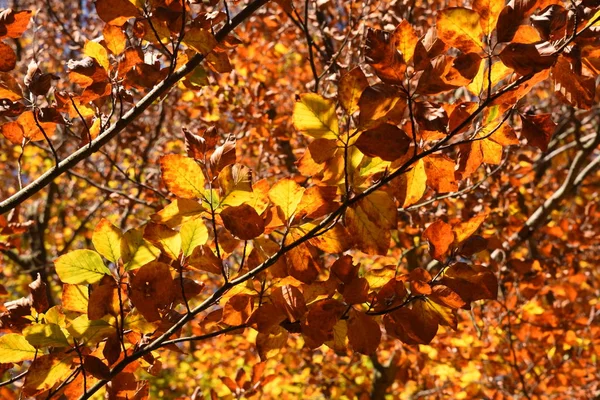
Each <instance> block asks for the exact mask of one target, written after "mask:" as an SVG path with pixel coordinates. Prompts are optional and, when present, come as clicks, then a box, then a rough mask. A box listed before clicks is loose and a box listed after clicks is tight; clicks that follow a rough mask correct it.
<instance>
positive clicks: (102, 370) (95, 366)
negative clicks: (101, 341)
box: [83, 356, 111, 380]
mask: <svg viewBox="0 0 600 400" xmlns="http://www.w3.org/2000/svg"><path fill="white" fill-rule="evenodd" d="M83 368H84V369H85V372H86V373H89V374H92V375H93V376H94V377H96V378H98V379H105V380H110V378H111V375H110V368H108V366H106V364H104V363H103V362H102V361H101V360H100V359H99V358H98V357H94V356H85V359H84V361H83Z"/></svg>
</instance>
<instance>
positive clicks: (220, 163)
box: [210, 136, 236, 175]
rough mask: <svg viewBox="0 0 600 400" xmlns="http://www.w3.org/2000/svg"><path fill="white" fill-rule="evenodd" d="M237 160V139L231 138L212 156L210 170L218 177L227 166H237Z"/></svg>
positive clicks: (218, 147)
mask: <svg viewBox="0 0 600 400" xmlns="http://www.w3.org/2000/svg"><path fill="white" fill-rule="evenodd" d="M235 160H236V158H235V137H233V136H230V137H228V138H227V140H225V143H223V144H222V145H220V146H217V147H216V149H215V151H214V152H213V153H212V154H211V156H210V168H211V169H212V170H213V173H214V174H215V175H216V174H218V173H219V172H220V171H221V170H222V169H223V168H225V167H226V166H228V165H232V164H235Z"/></svg>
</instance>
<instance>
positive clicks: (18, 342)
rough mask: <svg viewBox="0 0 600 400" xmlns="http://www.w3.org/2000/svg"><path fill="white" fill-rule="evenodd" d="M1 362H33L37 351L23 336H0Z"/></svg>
mask: <svg viewBox="0 0 600 400" xmlns="http://www.w3.org/2000/svg"><path fill="white" fill-rule="evenodd" d="M0 350H1V351H0V362H2V363H17V362H21V361H27V360H33V358H34V357H35V356H36V354H37V350H36V349H35V347H33V346H32V345H31V344H29V342H28V341H27V340H26V339H25V338H24V337H23V336H21V335H19V334H16V333H8V334H6V335H3V336H0Z"/></svg>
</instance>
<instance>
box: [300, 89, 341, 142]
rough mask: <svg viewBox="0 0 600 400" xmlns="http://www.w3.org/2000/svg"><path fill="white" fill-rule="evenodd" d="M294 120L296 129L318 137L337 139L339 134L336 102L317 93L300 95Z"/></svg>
mask: <svg viewBox="0 0 600 400" xmlns="http://www.w3.org/2000/svg"><path fill="white" fill-rule="evenodd" d="M293 121H294V126H295V127H296V129H298V130H299V131H301V132H304V133H305V134H307V135H309V136H312V137H314V138H316V139H336V138H337V137H338V135H339V128H338V120H337V115H336V113H335V103H334V102H333V101H331V100H327V99H325V98H323V97H321V96H320V95H318V94H315V93H307V94H303V95H301V96H300V99H299V100H298V101H297V102H296V104H295V105H294V115H293Z"/></svg>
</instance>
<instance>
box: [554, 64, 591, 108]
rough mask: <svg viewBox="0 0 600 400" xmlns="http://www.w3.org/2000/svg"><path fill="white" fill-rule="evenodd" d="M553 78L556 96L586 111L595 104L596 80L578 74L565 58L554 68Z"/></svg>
mask: <svg viewBox="0 0 600 400" xmlns="http://www.w3.org/2000/svg"><path fill="white" fill-rule="evenodd" d="M552 78H553V80H554V90H555V92H556V94H557V95H558V97H560V98H561V99H563V100H564V101H566V102H567V103H569V104H571V105H573V106H575V107H578V108H582V109H585V110H589V109H590V108H591V107H592V106H593V105H594V104H595V97H596V83H595V82H596V80H595V79H594V78H593V77H591V76H582V75H580V74H576V73H575V72H574V71H573V69H572V67H571V64H570V63H569V61H568V60H567V59H566V58H565V57H563V56H561V57H559V58H558V61H557V62H556V64H555V65H554V67H552Z"/></svg>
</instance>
